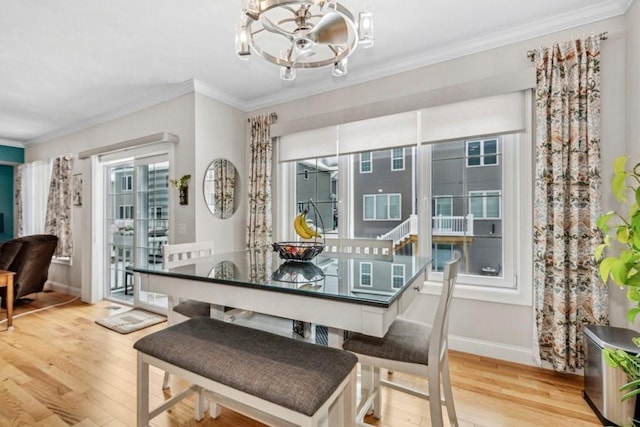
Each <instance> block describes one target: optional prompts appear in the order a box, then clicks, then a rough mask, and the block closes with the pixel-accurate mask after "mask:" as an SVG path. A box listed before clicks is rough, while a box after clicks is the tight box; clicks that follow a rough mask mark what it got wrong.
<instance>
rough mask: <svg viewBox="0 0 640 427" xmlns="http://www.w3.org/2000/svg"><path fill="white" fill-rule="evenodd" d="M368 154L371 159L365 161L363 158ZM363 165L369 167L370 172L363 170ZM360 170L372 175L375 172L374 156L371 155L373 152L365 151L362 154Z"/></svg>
mask: <svg viewBox="0 0 640 427" xmlns="http://www.w3.org/2000/svg"><path fill="white" fill-rule="evenodd" d="M367 154H368V155H369V159H368V160H363V159H362V156H363V155H367ZM363 164H367V165H369V170H363V168H362V165H363ZM359 169H360V173H372V172H373V154H372V153H371V151H365V152H363V153H360V164H359Z"/></svg>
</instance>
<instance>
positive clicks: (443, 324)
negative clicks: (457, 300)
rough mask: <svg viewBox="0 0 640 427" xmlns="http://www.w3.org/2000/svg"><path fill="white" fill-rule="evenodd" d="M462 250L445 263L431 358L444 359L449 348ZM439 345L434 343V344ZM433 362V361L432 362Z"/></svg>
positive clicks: (435, 319)
mask: <svg viewBox="0 0 640 427" xmlns="http://www.w3.org/2000/svg"><path fill="white" fill-rule="evenodd" d="M460 259H461V256H460V252H458V251H455V252H454V253H453V257H452V258H451V260H449V261H447V262H446V263H445V265H444V273H443V275H442V294H441V295H440V302H439V303H438V309H437V311H436V315H435V318H434V319H433V325H432V330H431V334H432V335H431V340H430V342H431V345H430V346H429V360H430V361H431V360H438V361H442V358H443V357H444V356H445V354H446V353H447V349H448V348H449V340H448V336H449V308H450V306H451V300H452V297H453V288H454V287H455V284H456V281H457V279H458V270H459V269H460ZM436 343H437V344H438V345H433V344H436ZM430 364H431V362H430Z"/></svg>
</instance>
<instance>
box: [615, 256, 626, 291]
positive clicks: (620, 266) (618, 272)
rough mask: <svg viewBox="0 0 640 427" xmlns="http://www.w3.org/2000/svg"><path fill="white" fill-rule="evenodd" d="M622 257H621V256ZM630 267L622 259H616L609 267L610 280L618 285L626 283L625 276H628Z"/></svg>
mask: <svg viewBox="0 0 640 427" xmlns="http://www.w3.org/2000/svg"><path fill="white" fill-rule="evenodd" d="M621 257H622V255H621ZM629 270H630V267H629V265H627V263H626V262H624V261H623V260H622V259H616V261H615V262H614V263H613V264H612V265H611V278H612V279H613V281H614V282H616V283H617V284H619V285H624V284H625V283H627V275H628V274H629Z"/></svg>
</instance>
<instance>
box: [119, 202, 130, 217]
mask: <svg viewBox="0 0 640 427" xmlns="http://www.w3.org/2000/svg"><path fill="white" fill-rule="evenodd" d="M118 219H133V205H121V206H119V208H118Z"/></svg>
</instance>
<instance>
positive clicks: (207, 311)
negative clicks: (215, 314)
mask: <svg viewBox="0 0 640 427" xmlns="http://www.w3.org/2000/svg"><path fill="white" fill-rule="evenodd" d="M173 311H175V312H176V313H180V314H182V315H183V316H185V317H189V318H192V317H210V316H211V305H210V304H209V303H208V302H202V301H196V300H192V299H190V300H186V301H182V302H181V303H179V304H178V305H176V306H175V307H173Z"/></svg>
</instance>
